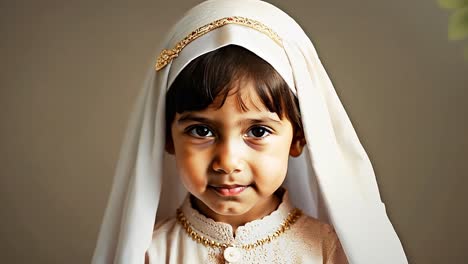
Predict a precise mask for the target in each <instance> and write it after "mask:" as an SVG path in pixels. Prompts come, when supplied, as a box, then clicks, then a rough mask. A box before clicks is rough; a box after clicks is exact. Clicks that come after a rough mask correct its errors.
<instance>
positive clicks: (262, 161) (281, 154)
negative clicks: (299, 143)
mask: <svg viewBox="0 0 468 264" xmlns="http://www.w3.org/2000/svg"><path fill="white" fill-rule="evenodd" d="M288 158H289V145H286V144H283V145H280V146H277V147H276V148H274V149H270V150H269V151H268V153H264V154H263V155H262V158H259V159H257V160H255V162H254V163H253V164H254V165H253V166H254V175H256V176H255V177H256V180H255V181H256V183H257V185H258V187H259V189H260V190H263V191H265V192H270V191H271V190H273V191H274V190H276V189H277V188H278V187H279V186H280V185H281V184H282V183H283V181H284V179H285V177H286V173H287V170H288Z"/></svg>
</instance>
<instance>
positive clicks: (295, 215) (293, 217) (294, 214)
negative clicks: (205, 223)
mask: <svg viewBox="0 0 468 264" xmlns="http://www.w3.org/2000/svg"><path fill="white" fill-rule="evenodd" d="M301 215H302V211H301V210H300V209H298V208H295V209H293V210H291V212H289V214H288V217H287V218H286V219H285V220H284V222H283V223H281V225H280V227H279V228H278V230H276V231H275V232H274V233H273V234H271V235H268V236H267V237H266V238H262V239H259V240H257V241H255V243H251V244H245V245H233V244H225V243H219V242H216V241H214V240H211V239H208V238H207V237H204V236H203V235H200V234H198V233H197V232H195V231H194V230H193V229H192V227H191V226H190V222H189V221H188V220H187V219H186V218H185V215H184V213H182V210H180V209H177V221H178V222H179V223H180V224H181V225H182V226H183V227H184V229H185V232H187V234H188V235H189V236H190V237H191V238H192V239H193V240H194V241H196V242H198V243H201V244H203V245H204V246H206V247H212V248H223V249H226V248H228V247H236V248H242V249H245V250H250V249H253V248H255V247H258V246H262V245H264V244H267V243H270V242H271V241H272V240H273V239H275V238H277V237H279V236H280V235H281V234H283V233H284V232H285V231H286V230H288V229H289V228H290V227H291V225H293V224H294V223H295V222H296V221H297V219H299V217H301Z"/></svg>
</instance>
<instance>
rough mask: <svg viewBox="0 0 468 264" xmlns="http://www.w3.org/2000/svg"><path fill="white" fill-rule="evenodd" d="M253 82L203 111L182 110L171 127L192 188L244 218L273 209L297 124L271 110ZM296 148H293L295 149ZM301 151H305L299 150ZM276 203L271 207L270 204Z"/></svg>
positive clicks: (220, 211) (215, 209)
mask: <svg viewBox="0 0 468 264" xmlns="http://www.w3.org/2000/svg"><path fill="white" fill-rule="evenodd" d="M252 85H253V83H246V84H245V85H244V86H243V87H242V88H241V89H239V91H238V92H240V93H241V95H242V99H243V102H244V103H245V105H246V107H247V110H242V109H241V108H240V106H239V103H238V100H237V95H235V94H234V95H229V96H228V97H227V99H226V101H225V103H224V104H223V105H222V107H221V108H217V107H214V106H212V105H215V106H218V105H219V104H218V99H219V98H217V100H215V102H214V103H213V104H212V105H210V106H209V107H208V108H206V109H204V110H201V111H191V112H184V113H182V114H178V113H177V114H176V116H175V118H174V121H173V122H172V126H171V132H172V133H171V134H172V141H173V142H172V144H173V145H172V146H170V149H171V152H173V153H174V155H175V159H176V162H177V169H178V172H179V175H180V176H181V179H182V182H183V184H184V185H185V187H186V188H187V190H188V191H189V192H190V193H191V194H192V195H193V196H195V197H196V198H197V199H198V200H199V201H201V202H202V203H203V204H204V205H205V206H206V207H207V208H208V209H209V210H210V211H212V213H215V214H217V215H221V216H241V215H244V214H248V213H249V212H253V211H255V212H261V211H262V210H263V208H265V210H266V209H267V208H271V205H270V203H271V202H272V201H273V200H272V197H273V193H274V192H275V191H276V190H277V189H278V188H279V187H280V185H281V184H282V183H283V181H284V178H285V177H286V172H287V164H288V157H289V154H290V151H291V153H297V150H294V149H293V150H291V148H295V147H297V145H298V144H291V143H292V142H293V138H295V137H293V127H292V124H291V122H290V121H289V120H288V119H287V118H283V119H281V118H280V117H279V116H278V115H277V114H276V113H272V112H269V111H268V109H267V108H266V107H264V106H263V104H262V102H261V101H260V99H259V98H258V96H257V95H256V93H255V91H254V88H253V87H252ZM291 146H292V147H291ZM299 153H300V151H299ZM269 205H270V206H269Z"/></svg>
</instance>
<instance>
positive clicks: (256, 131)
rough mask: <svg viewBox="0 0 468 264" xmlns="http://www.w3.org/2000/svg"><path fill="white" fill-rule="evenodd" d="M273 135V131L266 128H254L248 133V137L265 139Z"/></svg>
mask: <svg viewBox="0 0 468 264" xmlns="http://www.w3.org/2000/svg"><path fill="white" fill-rule="evenodd" d="M270 134H271V131H270V130H269V129H267V128H266V127H261V126H257V127H253V128H251V129H250V130H249V131H248V132H247V136H248V137H253V138H264V137H267V136H269V135H270Z"/></svg>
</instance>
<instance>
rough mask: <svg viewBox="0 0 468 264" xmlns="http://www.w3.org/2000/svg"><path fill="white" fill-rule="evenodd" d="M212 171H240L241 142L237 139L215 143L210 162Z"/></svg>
mask: <svg viewBox="0 0 468 264" xmlns="http://www.w3.org/2000/svg"><path fill="white" fill-rule="evenodd" d="M212 168H213V170H214V171H216V172H218V173H222V174H232V173H236V172H241V171H242V143H241V142H238V141H237V140H233V139H231V140H223V141H220V142H218V143H217V144H216V150H215V155H214V158H213V162H212Z"/></svg>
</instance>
